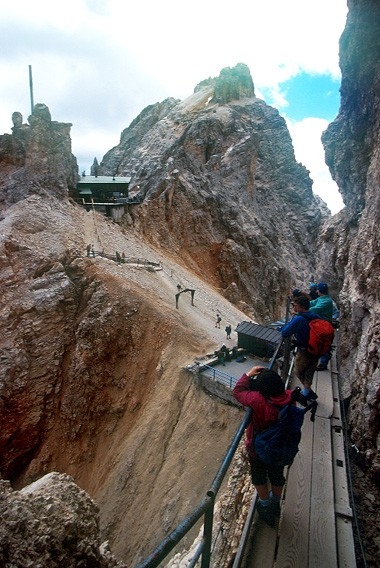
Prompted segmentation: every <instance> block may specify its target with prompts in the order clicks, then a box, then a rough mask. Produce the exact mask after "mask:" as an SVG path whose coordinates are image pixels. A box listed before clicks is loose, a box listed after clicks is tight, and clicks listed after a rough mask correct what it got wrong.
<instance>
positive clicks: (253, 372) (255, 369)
mask: <svg viewBox="0 0 380 568" xmlns="http://www.w3.org/2000/svg"><path fill="white" fill-rule="evenodd" d="M263 369H265V367H260V366H259V365H256V366H255V367H252V369H250V370H249V371H248V373H247V377H256V375H258V374H259V373H261V371H262V370H263Z"/></svg>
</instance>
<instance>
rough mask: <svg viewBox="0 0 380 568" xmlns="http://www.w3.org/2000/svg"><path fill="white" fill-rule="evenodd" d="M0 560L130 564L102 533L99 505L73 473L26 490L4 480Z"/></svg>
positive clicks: (107, 566)
mask: <svg viewBox="0 0 380 568" xmlns="http://www.w3.org/2000/svg"><path fill="white" fill-rule="evenodd" d="M0 511H1V524H0V565H1V566H20V567H21V566H25V567H26V566H50V567H51V568H61V567H62V566H65V567H66V568H77V567H78V566H93V567H94V568H123V567H124V568H126V565H125V564H122V563H121V562H118V561H117V560H116V559H115V558H114V557H113V556H112V554H111V553H110V551H109V549H108V544H107V542H105V543H103V544H101V542H100V537H99V510H98V507H97V506H96V505H95V503H94V502H93V501H92V500H91V499H90V498H89V496H88V495H86V493H85V492H84V491H82V490H81V489H79V487H78V486H77V485H76V484H75V483H74V480H73V479H72V478H70V477H69V476H68V475H63V474H58V473H50V474H48V475H45V476H44V477H43V478H41V479H39V480H38V481H36V482H35V483H33V484H32V485H29V486H27V487H25V488H24V489H22V490H21V491H12V489H11V487H10V484H9V482H6V481H2V480H0Z"/></svg>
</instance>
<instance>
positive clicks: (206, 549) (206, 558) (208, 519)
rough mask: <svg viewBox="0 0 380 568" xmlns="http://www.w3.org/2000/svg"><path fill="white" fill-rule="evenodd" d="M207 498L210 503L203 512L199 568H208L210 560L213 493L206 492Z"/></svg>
mask: <svg viewBox="0 0 380 568" xmlns="http://www.w3.org/2000/svg"><path fill="white" fill-rule="evenodd" d="M207 496H208V497H210V502H209V504H208V507H207V509H206V511H205V516H204V526H203V542H204V546H203V552H202V560H201V568H209V566H210V560H211V545H212V525H213V521H214V504H215V493H214V492H213V491H207Z"/></svg>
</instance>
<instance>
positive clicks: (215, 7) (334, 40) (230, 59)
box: [0, 0, 347, 185]
mask: <svg viewBox="0 0 380 568" xmlns="http://www.w3.org/2000/svg"><path fill="white" fill-rule="evenodd" d="M0 5H1V8H2V17H1V20H0V42H1V45H0V74H1V77H2V83H1V88H0V89H1V90H0V133H2V132H9V131H10V128H11V126H12V123H11V115H12V113H13V112H14V111H15V110H17V111H20V112H21V113H22V114H23V115H24V120H26V118H27V116H28V115H29V114H30V99H29V81H28V65H32V69H33V86H34V102H43V103H45V104H47V105H48V107H49V108H50V111H51V114H52V117H53V120H58V121H62V122H72V123H73V124H74V128H73V131H72V136H73V148H74V150H75V149H76V150H77V151H78V152H79V153H80V155H81V156H82V155H83V156H84V155H85V148H84V147H83V144H89V146H88V163H92V160H93V154H94V150H95V149H96V148H97V153H96V155H97V157H98V159H99V160H100V159H101V158H102V157H103V155H104V154H105V153H106V152H107V151H108V150H109V149H110V147H108V146H107V144H109V141H110V140H111V139H112V140H118V138H119V136H120V132H121V131H122V130H123V129H124V128H126V127H127V126H128V125H129V123H130V122H131V121H132V120H133V119H134V118H135V117H136V116H137V114H138V113H139V112H141V110H142V109H143V108H145V107H146V106H147V105H148V104H153V103H155V102H158V101H162V100H163V99H164V98H166V97H175V98H180V99H184V98H186V97H188V96H189V95H190V94H191V93H192V92H193V89H194V87H195V86H196V85H197V84H198V83H199V82H200V81H202V80H203V79H206V78H208V77H210V76H211V77H215V76H217V75H219V73H220V70H221V69H222V68H223V67H233V66H235V65H236V64H237V63H239V62H242V63H246V64H247V65H248V67H249V68H250V70H251V74H252V78H253V81H254V84H255V88H256V91H257V93H258V94H260V92H265V93H266V102H267V103H268V104H271V105H273V106H276V107H277V108H279V109H285V110H286V97H285V96H284V93H282V92H281V90H280V89H279V83H281V82H283V81H286V80H287V79H290V78H291V77H293V76H295V75H296V74H298V73H299V72H301V71H304V72H307V73H326V74H330V75H331V76H332V77H334V78H338V77H339V66H338V48H339V43H338V42H339V37H340V34H341V32H342V31H343V29H344V24H345V18H346V13H347V6H346V0H334V1H331V0H319V1H318V2H315V1H311V0H287V1H286V2H284V0H266V1H265V2H263V1H262V0H235V1H234V3H233V4H232V5H230V6H229V8H228V9H226V8H225V7H224V6H223V5H222V4H221V3H220V0H209V1H208V2H204V0H193V1H192V2H187V3H183V2H180V1H179V0H161V1H160V2H158V1H157V0H139V1H138V2H125V0H65V2H51V0H34V1H33V2H30V0H12V1H11V2H8V1H6V0H0ZM268 93H270V95H268ZM268 96H270V100H269V99H268ZM321 116H323V115H322V114H321ZM305 128H307V125H306V126H305ZM309 138H310V139H311V138H312V137H311V136H310V137H309ZM90 141H92V144H90ZM74 153H75V151H74ZM83 159H84V158H83ZM311 159H312V153H311V156H310V158H309V157H307V156H305V158H304V161H305V165H306V166H307V167H308V169H310V171H311V169H312V168H311V166H310V165H309V163H308V162H309V160H311ZM81 160H82V159H81ZM78 161H79V159H78ZM81 164H82V162H80V165H81ZM81 167H82V166H81ZM86 167H87V166H86ZM315 184H316V185H317V181H316V180H315ZM323 185H325V184H323Z"/></svg>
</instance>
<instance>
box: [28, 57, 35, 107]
mask: <svg viewBox="0 0 380 568" xmlns="http://www.w3.org/2000/svg"><path fill="white" fill-rule="evenodd" d="M29 89H30V107H31V114H33V109H34V101H33V77H32V66H31V65H29Z"/></svg>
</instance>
